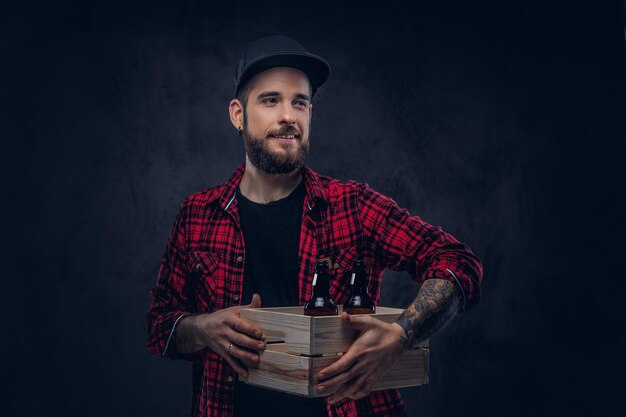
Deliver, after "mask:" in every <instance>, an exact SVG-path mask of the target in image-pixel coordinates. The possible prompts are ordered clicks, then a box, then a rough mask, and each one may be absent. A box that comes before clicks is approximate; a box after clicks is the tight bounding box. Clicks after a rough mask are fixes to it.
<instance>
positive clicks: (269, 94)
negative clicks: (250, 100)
mask: <svg viewBox="0 0 626 417" xmlns="http://www.w3.org/2000/svg"><path fill="white" fill-rule="evenodd" d="M276 96H279V97H280V96H281V94H280V93H279V92H278V91H264V92H262V93H261V94H259V95H258V96H257V100H263V99H264V98H267V97H276ZM293 98H299V99H302V100H306V101H311V97H309V96H308V95H306V94H302V93H296V94H294V95H293Z"/></svg>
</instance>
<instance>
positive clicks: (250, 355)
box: [227, 343, 259, 364]
mask: <svg viewBox="0 0 626 417" xmlns="http://www.w3.org/2000/svg"><path fill="white" fill-rule="evenodd" d="M227 351H228V354H229V355H230V356H232V357H234V358H237V359H240V360H241V361H243V362H250V363H255V364H256V363H258V362H259V355H258V353H256V352H254V351H252V352H251V351H249V350H247V349H244V348H242V347H241V346H238V345H237V344H235V343H231V344H230V347H229V348H227Z"/></svg>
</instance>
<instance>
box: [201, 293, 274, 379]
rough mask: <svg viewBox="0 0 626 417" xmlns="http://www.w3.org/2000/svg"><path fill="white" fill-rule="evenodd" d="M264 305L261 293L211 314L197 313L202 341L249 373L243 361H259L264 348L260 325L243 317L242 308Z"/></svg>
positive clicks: (235, 366) (243, 373)
mask: <svg viewBox="0 0 626 417" xmlns="http://www.w3.org/2000/svg"><path fill="white" fill-rule="evenodd" d="M259 307H261V297H260V296H259V295H258V294H254V295H253V296H252V302H251V303H250V304H248V305H243V306H235V307H229V308H225V309H223V310H218V311H216V312H214V313H211V314H202V315H199V316H196V323H195V327H196V328H197V329H198V334H199V338H200V342H201V343H202V344H203V345H204V346H208V347H209V348H211V350H213V352H215V353H217V354H218V355H220V356H221V357H222V358H224V359H226V361H227V362H228V363H229V364H230V366H232V367H233V368H234V369H235V371H236V372H237V373H239V374H240V375H242V376H244V377H247V376H248V370H247V367H246V366H245V365H244V364H252V365H255V364H258V363H259V355H258V351H259V350H264V349H265V342H264V341H263V340H261V337H262V336H263V334H262V332H261V329H259V328H258V327H256V326H255V325H253V324H252V323H250V322H249V321H248V320H246V319H242V318H241V317H240V311H241V309H242V308H259Z"/></svg>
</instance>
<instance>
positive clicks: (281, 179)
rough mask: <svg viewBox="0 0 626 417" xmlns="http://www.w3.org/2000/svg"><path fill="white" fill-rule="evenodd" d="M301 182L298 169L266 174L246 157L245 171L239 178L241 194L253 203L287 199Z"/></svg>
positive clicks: (300, 174)
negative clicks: (284, 172) (283, 172)
mask: <svg viewBox="0 0 626 417" xmlns="http://www.w3.org/2000/svg"><path fill="white" fill-rule="evenodd" d="M300 181H302V173H301V171H300V170H299V169H296V170H294V171H293V172H290V173H288V174H268V173H266V172H263V171H261V170H260V169H258V168H257V167H255V166H254V165H252V163H251V162H250V160H249V159H248V157H246V169H245V171H244V173H243V177H242V178H241V183H240V184H239V188H240V189H241V193H242V194H243V195H244V196H245V197H246V198H247V199H249V200H252V201H254V202H255V203H261V204H265V203H271V202H272V201H276V200H280V199H281V198H285V197H287V196H288V195H289V194H291V192H292V191H293V190H295V189H296V187H297V186H298V185H299V184H300Z"/></svg>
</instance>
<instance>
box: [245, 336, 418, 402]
mask: <svg viewBox="0 0 626 417" xmlns="http://www.w3.org/2000/svg"><path fill="white" fill-rule="evenodd" d="M284 350H285V346H284V345H283V344H277V345H268V349H267V350H265V351H264V352H262V353H261V361H260V364H259V366H258V367H257V368H251V369H250V370H249V371H250V373H249V376H248V378H240V379H241V380H242V381H244V382H246V383H248V384H252V385H257V386H261V387H265V388H271V389H275V390H278V391H283V392H287V393H291V394H296V395H301V396H305V397H321V396H327V395H330V394H332V393H333V392H334V391H327V392H324V394H319V393H318V392H317V390H316V386H317V382H318V381H317V378H316V375H317V373H318V372H319V371H320V370H321V369H322V368H324V367H326V366H328V365H330V364H332V363H333V362H335V361H336V360H338V359H339V358H340V357H341V355H329V356H323V357H308V356H300V355H293V354H290V353H287V352H285V351H284ZM427 383H428V349H425V348H419V349H416V350H413V351H410V352H407V353H406V354H405V355H403V356H402V357H401V358H400V359H399V360H398V362H397V363H396V364H395V365H394V366H393V367H392V368H391V369H390V370H389V371H388V372H387V374H385V375H384V376H383V378H382V379H381V380H380V381H379V382H378V384H376V385H375V387H374V390H380V389H387V388H403V387H412V386H419V385H422V384H427Z"/></svg>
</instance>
